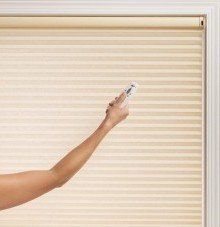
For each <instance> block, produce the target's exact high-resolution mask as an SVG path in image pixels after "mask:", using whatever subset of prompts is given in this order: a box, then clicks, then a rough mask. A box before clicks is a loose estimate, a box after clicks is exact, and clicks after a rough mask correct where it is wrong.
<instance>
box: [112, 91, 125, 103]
mask: <svg viewBox="0 0 220 227" xmlns="http://www.w3.org/2000/svg"><path fill="white" fill-rule="evenodd" d="M126 97H127V95H126V93H125V92H122V93H121V94H120V95H119V97H118V99H117V100H116V101H115V103H116V104H118V105H120V104H122V103H123V101H124V100H125V99H126Z"/></svg>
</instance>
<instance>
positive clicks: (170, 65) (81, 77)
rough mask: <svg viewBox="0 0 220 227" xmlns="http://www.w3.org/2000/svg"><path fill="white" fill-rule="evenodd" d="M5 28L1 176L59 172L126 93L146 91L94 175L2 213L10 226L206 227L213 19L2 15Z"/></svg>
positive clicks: (0, 67) (0, 50) (0, 46)
mask: <svg viewBox="0 0 220 227" xmlns="http://www.w3.org/2000/svg"><path fill="white" fill-rule="evenodd" d="M96 19H97V20H96ZM111 20H112V21H111ZM105 24H106V27H105ZM0 27H1V29H0V106H1V107H0V173H1V174H3V173H12V172H18V171H26V170H33V169H47V168H50V167H51V166H52V165H53V164H54V163H56V162H57V161H58V160H59V159H60V158H61V157H63V156H64V155H65V154H66V153H67V152H68V151H69V150H71V149H72V148H74V147H75V146H76V145H78V144H79V143H80V142H81V141H82V140H83V139H85V138H86V137H87V136H88V135H89V134H90V133H91V132H92V131H93V130H94V129H95V128H96V127H97V126H98V124H99V123H100V121H101V120H102V119H103V117H104V114H105V108H106V106H107V104H108V102H109V101H110V100H112V99H113V98H114V97H115V96H116V95H117V94H118V93H119V92H120V91H121V90H122V88H124V87H125V86H126V85H127V84H128V83H130V82H131V81H136V82H138V84H139V85H140V86H139V90H138V92H137V94H136V95H135V97H134V98H133V100H132V102H131V103H130V116H129V117H128V119H127V120H126V121H124V122H123V123H121V124H120V125H118V126H117V127H116V128H115V129H114V130H113V131H111V133H110V134H109V135H107V137H106V138H105V140H104V141H103V143H102V144H101V146H100V147H99V148H98V149H97V152H96V153H94V155H93V156H92V157H91V159H90V160H89V161H88V163H87V164H86V165H85V166H84V167H83V169H81V170H80V172H79V173H78V174H77V175H76V176H75V177H74V178H73V179H72V180H71V181H70V182H68V183H67V184H66V185H64V186H63V187H62V188H59V189H56V190H54V191H52V192H50V193H48V194H46V195H44V196H43V197H41V198H38V199H36V200H34V201H32V202H30V203H28V204H25V205H22V206H19V207H16V208H13V209H9V210H5V211H2V212H0V226H4V227H201V226H202V210H203V171H204V170H203V161H202V160H203V143H204V140H203V116H204V112H203V99H204V97H203V84H204V76H203V58H202V55H203V46H204V40H203V37H204V35H203V33H204V30H203V26H202V18H200V17H173V18H172V17H170V18H167V17H166V18H161V17H154V19H153V18H151V17H149V18H147V17H145V18H140V20H139V21H138V18H136V17H134V18H131V17H127V18H126V19H125V18H124V19H123V18H115V17H112V18H100V17H99V18H95V17H92V18H87V20H86V18H81V20H80V18H66V20H65V18H56V17H55V18H46V17H45V18H44V17H35V18H28V17H26V18H17V17H14V18H5V17H2V18H0Z"/></svg>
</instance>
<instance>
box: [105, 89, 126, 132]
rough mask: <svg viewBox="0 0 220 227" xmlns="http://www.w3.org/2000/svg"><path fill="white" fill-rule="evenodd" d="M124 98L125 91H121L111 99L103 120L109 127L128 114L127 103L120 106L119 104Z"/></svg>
mask: <svg viewBox="0 0 220 227" xmlns="http://www.w3.org/2000/svg"><path fill="white" fill-rule="evenodd" d="M125 98H126V93H125V92H123V93H121V94H120V96H119V97H116V98H115V100H112V101H111V102H110V103H109V105H108V107H107V109H106V117H105V120H104V122H105V123H106V124H107V125H108V126H109V127H111V128H113V127H114V126H115V125H117V124H118V123H120V122H121V121H123V120H124V119H125V118H126V117H127V116H128V115H129V107H128V104H127V105H126V106H124V107H121V104H122V103H123V101H124V100H125Z"/></svg>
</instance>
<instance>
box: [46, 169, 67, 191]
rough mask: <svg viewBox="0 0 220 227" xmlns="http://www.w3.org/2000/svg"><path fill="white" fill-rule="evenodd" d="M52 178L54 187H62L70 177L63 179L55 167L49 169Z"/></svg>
mask: <svg viewBox="0 0 220 227" xmlns="http://www.w3.org/2000/svg"><path fill="white" fill-rule="evenodd" d="M49 172H50V174H51V176H52V178H53V182H54V188H60V187H62V186H63V185H64V184H65V183H66V182H67V181H68V179H63V177H61V176H60V175H59V174H58V173H57V171H56V170H55V169H53V168H52V169H50V170H49Z"/></svg>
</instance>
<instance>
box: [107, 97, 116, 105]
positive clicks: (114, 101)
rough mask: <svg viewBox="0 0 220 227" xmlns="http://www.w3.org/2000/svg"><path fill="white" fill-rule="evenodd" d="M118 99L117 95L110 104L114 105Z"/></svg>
mask: <svg viewBox="0 0 220 227" xmlns="http://www.w3.org/2000/svg"><path fill="white" fill-rule="evenodd" d="M117 99H118V97H115V99H113V100H112V101H111V102H110V103H109V104H108V105H109V106H113V105H114V103H115V101H116V100H117Z"/></svg>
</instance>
